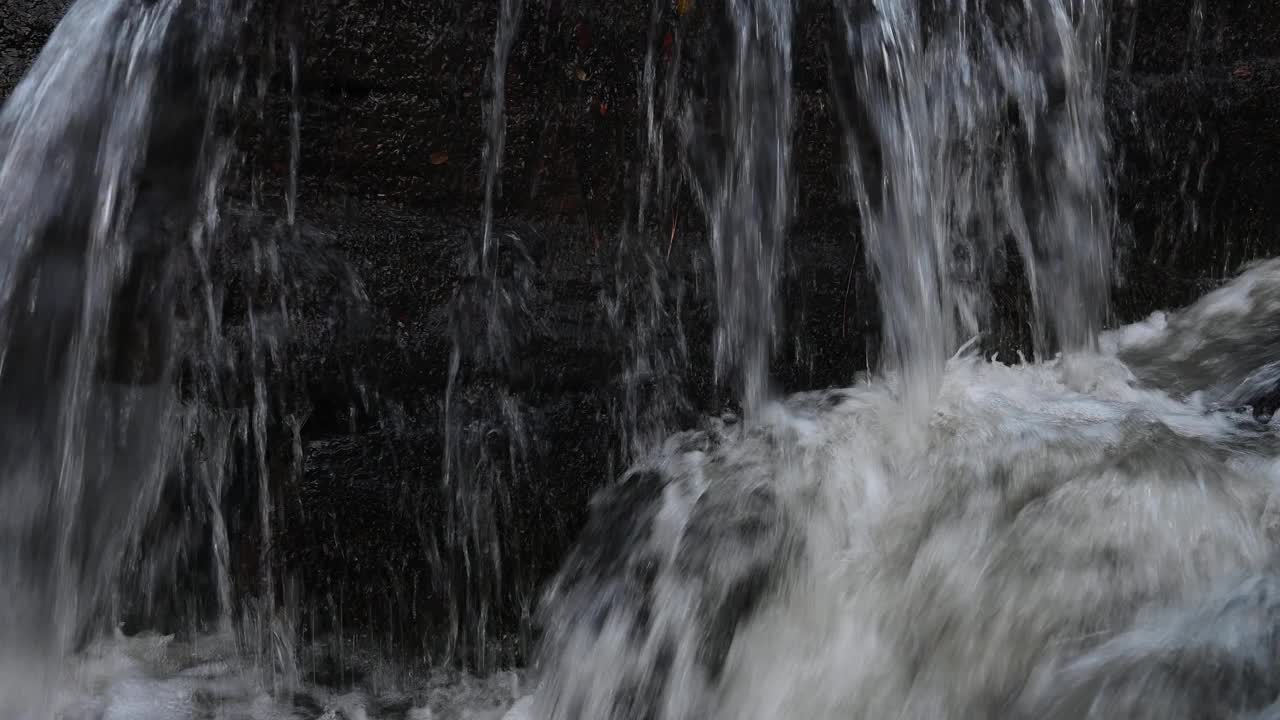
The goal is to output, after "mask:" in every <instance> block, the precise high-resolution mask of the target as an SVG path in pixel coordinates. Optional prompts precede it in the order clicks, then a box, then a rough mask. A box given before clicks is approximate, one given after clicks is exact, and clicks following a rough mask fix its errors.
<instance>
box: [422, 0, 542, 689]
mask: <svg viewBox="0 0 1280 720" xmlns="http://www.w3.org/2000/svg"><path fill="white" fill-rule="evenodd" d="M522 10H523V0H501V3H500V4H499V8H498V19H497V28H496V31H495V37H494V46H493V59H492V62H491V64H490V67H489V79H490V89H491V94H490V97H489V101H488V102H487V103H486V104H485V108H484V118H485V130H486V134H485V146H484V152H483V158H484V205H483V207H482V208H481V228H480V235H479V238H478V242H477V243H475V244H474V245H473V246H472V248H471V252H470V255H469V257H468V265H467V273H468V276H469V277H467V278H465V279H464V281H463V286H462V287H460V288H459V289H458V291H457V292H456V293H455V295H454V301H453V303H454V307H453V318H452V321H451V328H450V333H451V335H452V340H453V348H452V351H451V353H450V356H449V375H448V383H447V386H446V388H445V399H444V432H445V443H444V445H445V447H444V467H443V473H442V486H441V490H442V492H443V493H444V494H445V502H446V506H447V508H448V513H447V516H446V520H445V529H444V542H445V545H446V548H447V549H448V551H449V555H448V557H449V559H448V561H446V562H444V563H442V567H441V568H439V569H438V570H437V572H438V573H440V577H438V578H437V581H436V584H437V587H439V588H441V589H442V590H443V591H444V592H445V593H446V594H447V597H448V603H449V612H450V614H451V617H450V622H449V628H448V632H449V634H450V635H449V639H448V643H447V646H448V649H447V652H448V654H449V655H450V656H456V655H457V654H459V652H460V651H462V652H466V651H470V652H471V653H472V654H473V658H472V659H474V660H475V662H476V664H477V665H479V666H480V667H482V668H483V667H487V666H488V665H490V664H491V663H492V658H491V655H490V651H491V648H490V647H489V644H490V643H489V637H488V630H489V627H488V626H489V625H490V613H491V611H492V607H493V605H494V604H495V603H497V602H501V599H502V597H503V591H504V589H505V588H504V583H503V570H504V568H503V567H502V557H501V551H500V541H501V538H500V537H499V527H498V518H499V516H500V515H501V514H503V513H504V512H506V505H507V502H506V500H507V490H506V489H505V487H504V483H508V482H511V478H509V477H507V472H508V470H509V471H510V472H511V473H516V472H517V471H518V467H519V465H520V463H521V462H522V460H523V447H524V437H523V434H524V429H523V426H522V424H521V422H520V413H519V410H518V409H514V410H513V409H512V407H513V405H514V404H515V402H516V401H515V399H514V398H513V397H512V396H511V395H510V394H509V393H507V392H505V391H504V390H501V389H498V390H494V393H496V395H497V398H496V399H495V400H494V403H493V404H491V408H490V409H491V410H492V411H493V412H495V413H496V414H497V417H489V418H486V419H485V420H487V421H489V422H492V425H490V424H488V423H487V422H484V421H477V420H476V419H475V418H472V417H469V415H470V414H471V413H470V412H469V410H470V408H469V407H468V405H469V404H470V402H469V400H468V402H466V403H464V398H462V397H461V396H460V392H461V390H462V387H461V385H462V383H463V374H464V364H465V363H467V362H469V361H478V362H483V363H490V364H491V365H492V366H493V368H495V369H496V370H497V371H498V372H499V373H503V372H507V371H509V370H510V369H511V367H512V366H513V364H514V363H515V362H516V360H517V358H515V357H514V349H513V347H512V344H511V343H512V329H511V327H510V319H511V317H510V315H511V311H512V310H513V305H518V304H519V301H518V300H516V299H513V298H512V297H511V296H510V294H509V292H508V290H509V288H507V287H505V286H504V285H503V284H502V282H503V280H502V279H501V278H499V267H498V266H499V263H498V259H497V257H496V255H497V254H498V253H497V250H498V248H497V245H498V243H497V238H495V235H494V230H493V219H494V206H495V203H496V201H497V197H496V196H497V192H498V185H499V180H500V176H501V169H502V153H503V146H504V143H505V139H506V115H505V102H506V73H507V65H508V61H509V60H510V56H511V50H512V47H513V45H514V42H515V37H516V31H517V30H518V29H519V24H520V18H521V14H522ZM508 239H509V240H510V241H511V244H518V239H516V238H508ZM477 305H478V306H477ZM517 309H518V308H517ZM473 323H478V324H479V325H480V327H479V328H476V327H475V326H474V325H473ZM477 330H478V332H476V331H477ZM508 411H510V412H508ZM495 435H499V436H501V435H505V436H506V438H507V440H508V443H507V447H506V448H505V454H506V456H507V458H506V460H505V461H503V460H499V459H496V458H493V457H491V454H492V453H493V452H494V449H493V448H492V447H491V446H493V445H494V444H495V443H494V437H493V436H495ZM503 452H504V451H503V450H498V451H497V453H498V454H499V455H501V454H503ZM451 659H456V657H454V658H451Z"/></svg>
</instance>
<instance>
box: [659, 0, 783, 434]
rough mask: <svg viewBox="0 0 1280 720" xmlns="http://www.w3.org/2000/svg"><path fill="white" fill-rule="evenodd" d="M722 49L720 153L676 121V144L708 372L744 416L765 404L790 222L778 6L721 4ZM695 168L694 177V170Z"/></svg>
mask: <svg viewBox="0 0 1280 720" xmlns="http://www.w3.org/2000/svg"><path fill="white" fill-rule="evenodd" d="M726 11H727V13H728V18H727V22H728V24H729V26H730V27H729V35H730V36H731V39H730V40H729V44H730V46H731V50H730V54H729V58H730V59H729V62H728V67H727V68H726V70H727V72H726V77H725V78H723V80H722V82H723V83H724V88H723V90H722V91H721V97H720V107H719V108H717V110H718V113H719V116H718V120H719V123H718V125H717V128H718V130H719V133H718V134H719V138H718V139H719V141H720V143H721V144H720V145H719V146H718V147H715V150H714V151H713V152H708V151H707V149H706V148H703V147H702V146H703V144H704V142H705V141H707V140H708V139H709V138H707V137H705V131H700V130H699V129H698V128H696V127H694V125H693V123H694V122H695V121H694V119H693V117H692V112H691V111H690V112H689V113H688V114H687V116H686V118H685V120H684V124H685V126H686V127H685V134H686V136H687V137H686V138H685V145H686V147H687V148H688V154H689V155H690V156H691V157H690V160H691V161H693V162H694V163H696V165H694V166H691V168H690V174H691V175H695V176H698V175H701V177H700V178H698V179H697V180H696V181H695V184H694V186H695V188H696V190H697V193H698V196H699V197H698V199H699V202H700V203H701V205H702V207H703V210H704V212H705V214H706V217H707V226H708V233H709V235H710V238H711V255H712V260H713V262H714V265H715V278H716V310H717V313H718V314H717V318H716V334H715V366H716V374H717V376H718V378H719V379H720V380H721V381H725V382H729V383H730V384H731V385H732V386H733V387H734V388H735V390H736V392H737V395H738V400H739V401H740V402H741V403H742V406H743V410H744V412H745V413H747V414H748V416H750V415H753V414H754V412H755V411H756V410H758V409H759V408H760V407H761V406H762V405H763V404H764V402H765V401H766V400H767V399H768V397H769V395H770V388H769V359H770V357H771V356H772V353H773V350H774V343H775V341H776V339H777V338H776V333H777V324H778V321H779V318H778V312H779V310H778V307H777V306H778V300H777V295H778V290H777V283H778V278H779V275H780V273H781V268H782V244H783V238H784V235H785V231H786V227H787V222H788V220H789V219H790V213H791V203H792V197H791V180H790V174H791V122H792V117H791V114H792V108H791V23H792V13H793V8H792V7H791V3H790V2H787V1H786V0H732V1H731V2H729V3H727V4H726ZM695 168H696V169H695Z"/></svg>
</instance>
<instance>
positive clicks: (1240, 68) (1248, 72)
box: [1231, 65, 1253, 80]
mask: <svg viewBox="0 0 1280 720" xmlns="http://www.w3.org/2000/svg"><path fill="white" fill-rule="evenodd" d="M1231 76H1232V77H1234V78H1235V79H1237V80H1248V79H1249V78H1251V77H1253V68H1251V67H1249V66H1248V65H1237V66H1236V67H1235V69H1234V70H1232V71H1231Z"/></svg>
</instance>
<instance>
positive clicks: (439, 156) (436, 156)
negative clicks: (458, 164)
mask: <svg viewBox="0 0 1280 720" xmlns="http://www.w3.org/2000/svg"><path fill="white" fill-rule="evenodd" d="M447 162H449V153H447V152H445V151H443V150H437V151H435V152H433V153H431V164H432V165H443V164H445V163H447Z"/></svg>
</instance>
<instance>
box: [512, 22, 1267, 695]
mask: <svg viewBox="0 0 1280 720" xmlns="http://www.w3.org/2000/svg"><path fill="white" fill-rule="evenodd" d="M731 7H732V8H734V9H736V10H737V11H739V12H744V14H743V15H740V16H736V17H735V19H739V20H742V19H747V20H750V19H752V15H751V14H750V13H749V12H745V11H746V10H748V8H746V7H745V6H742V5H739V4H731ZM751 9H754V8H751ZM929 10H930V14H928V15H926V14H925V12H924V11H923V10H922V9H921V8H920V6H919V5H917V4H915V3H911V2H896V1H894V0H889V1H888V2H882V3H874V4H865V3H864V4H854V3H848V4H846V3H838V4H837V16H838V17H839V19H840V23H839V26H840V30H841V31H842V34H843V40H844V46H843V47H840V48H839V49H838V50H839V51H838V52H834V53H833V70H834V71H835V72H834V76H833V79H834V81H835V83H836V87H835V88H834V92H835V94H836V96H837V100H838V101H839V102H841V103H843V106H842V108H841V109H842V111H843V119H844V123H845V126H846V129H847V134H846V139H847V142H848V145H849V148H850V154H851V163H850V166H851V167H850V171H851V173H852V178H853V188H854V191H855V199H856V200H857V205H858V209H859V212H860V216H861V217H860V220H861V223H862V229H863V235H864V238H865V241H866V246H867V252H868V255H869V258H870V260H871V262H872V264H873V265H874V267H875V269H876V272H877V282H878V283H879V286H880V295H881V305H882V307H881V311H882V313H883V314H884V316H885V319H886V322H885V333H886V338H885V342H886V344H887V346H888V350H889V352H888V356H887V360H888V364H887V367H886V370H887V372H886V373H885V374H884V375H883V376H882V377H881V378H879V379H877V380H874V381H871V382H868V383H865V384H862V385H859V386H856V387H853V388H849V389H846V390H839V391H827V392H817V393H806V394H801V395H797V396H793V397H791V398H789V399H787V400H785V401H780V402H777V403H774V404H771V405H769V406H767V408H766V409H765V411H764V412H762V413H760V414H759V415H757V419H756V421H755V422H752V423H746V424H743V423H738V422H737V421H735V420H733V419H732V418H730V419H728V420H722V421H713V422H710V423H708V425H707V427H706V428H704V429H702V430H699V431H695V432H688V433H683V434H680V435H676V436H675V437H673V438H671V439H670V440H668V442H667V443H666V445H665V446H664V447H663V448H662V449H661V450H659V451H657V452H654V453H653V454H652V455H651V456H650V457H648V458H646V459H644V460H642V461H641V462H639V463H637V464H636V466H635V467H633V468H632V469H631V470H629V471H628V472H627V473H626V474H625V475H624V476H623V478H622V479H621V480H620V481H619V482H618V484H617V485H615V486H613V487H611V488H609V489H607V490H606V491H604V492H603V493H602V494H601V496H600V497H598V498H597V500H596V501H595V504H594V506H593V512H592V517H591V519H590V520H589V522H588V526H587V528H586V530H585V531H584V534H583V536H582V538H581V540H580V542H579V544H578V546H577V547H576V549H575V550H574V552H573V553H572V554H571V555H570V557H569V558H568V560H567V561H566V563H565V565H564V569H563V571H562V573H561V575H560V576H559V578H558V579H557V581H556V582H555V583H554V584H553V586H552V588H551V590H550V592H549V595H548V597H547V599H546V602H545V604H544V616H543V619H544V623H545V628H546V637H545V642H544V646H543V654H542V656H541V662H540V666H539V671H540V674H541V685H540V687H539V690H538V692H537V693H536V695H535V698H534V701H533V710H532V713H533V715H534V716H535V717H546V718H566V719H576V718H641V717H643V718H665V719H668V720H676V719H683V718H735V719H746V718H779V717H806V718H837V717H839V718H849V717H857V718H879V717H907V718H922V719H923V718H947V717H956V718H963V717H1064V718H1065V717H1116V718H1118V717H1126V718H1131V717H1151V718H1156V717H1160V718H1174V717H1185V718H1193V717H1240V718H1244V717H1254V715H1253V713H1255V712H1262V711H1264V710H1263V709H1264V708H1265V707H1267V706H1268V705H1270V704H1271V703H1272V702H1273V701H1275V699H1276V697H1277V695H1278V694H1280V686H1277V685H1276V684H1275V683H1274V681H1272V680H1270V679H1269V678H1270V673H1271V672H1273V670H1274V668H1276V667H1277V666H1278V665H1277V663H1278V662H1280V655H1278V654H1277V653H1276V650H1275V648H1274V647H1272V644H1271V643H1270V641H1269V640H1268V638H1270V637H1271V633H1272V632H1273V631H1272V630H1270V629H1264V628H1270V623H1271V622H1272V620H1271V619H1270V618H1271V617H1272V615H1271V613H1272V610H1271V608H1272V607H1273V605H1274V603H1275V599H1274V591H1273V588H1272V585H1273V582H1274V581H1273V580H1272V579H1270V577H1269V576H1267V575H1265V573H1266V572H1267V571H1268V568H1269V561H1270V558H1271V557H1272V555H1273V551H1272V550H1271V545H1270V543H1271V542H1272V541H1273V540H1272V538H1270V537H1269V534H1268V528H1270V527H1271V526H1272V523H1273V520H1272V519H1271V518H1272V514H1273V513H1274V500H1273V499H1272V496H1273V494H1274V491H1275V488H1276V481H1277V480H1278V479H1280V476H1277V475H1276V467H1277V466H1276V464H1275V453H1274V450H1273V449H1272V448H1273V444H1274V435H1273V432H1274V431H1273V429H1272V427H1271V426H1270V425H1269V424H1267V423H1266V422H1265V421H1266V420H1267V419H1269V416H1268V417H1264V419H1263V421H1259V420H1258V419H1257V417H1255V415H1254V414H1252V413H1251V412H1250V410H1249V408H1250V406H1255V407H1256V406H1260V405H1261V403H1262V400H1263V397H1264V396H1265V395H1266V393H1268V392H1271V388H1273V387H1274V386H1273V384H1272V383H1273V381H1274V377H1275V373H1274V370H1273V368H1272V367H1271V365H1270V364H1269V363H1271V362H1273V361H1272V358H1273V357H1274V356H1273V355H1272V354H1271V352H1272V350H1273V343H1271V342H1270V341H1269V340H1268V339H1267V338H1266V337H1261V336H1259V335H1257V334H1256V333H1254V332H1253V331H1251V330H1250V329H1249V328H1257V327H1260V325H1259V323H1262V322H1264V321H1263V318H1268V317H1272V315H1271V313H1273V312H1275V310H1276V309H1277V306H1276V305H1275V304H1274V301H1273V298H1274V296H1275V292H1276V288H1277V287H1280V275H1277V266H1276V265H1275V264H1274V263H1271V264H1268V265H1264V266H1261V267H1258V268H1255V269H1253V270H1251V271H1250V272H1248V273H1247V274H1245V275H1244V276H1242V277H1241V278H1240V279H1238V280H1237V281H1236V282H1235V283H1233V284H1232V285H1230V286H1228V287H1227V288H1224V289H1223V290H1220V291H1218V292H1217V293H1215V294H1213V295H1211V296H1209V297H1207V298H1205V299H1204V300H1203V301H1201V302H1200V303H1199V304H1197V305H1196V306H1194V307H1192V308H1190V309H1189V310H1187V311H1186V312H1184V313H1182V314H1180V315H1177V316H1175V317H1174V319H1172V320H1169V321H1167V322H1166V321H1164V319H1163V318H1162V317H1155V318H1153V319H1152V320H1150V321H1148V322H1147V323H1143V324H1140V325H1136V326H1131V327H1128V328H1125V329H1123V330H1121V331H1119V332H1116V333H1112V334H1109V335H1105V336H1103V338H1102V343H1101V347H1100V348H1099V347H1098V345H1096V344H1095V343H1096V342H1097V330H1098V328H1099V324H1100V321H1101V318H1102V314H1103V313H1102V311H1103V310H1105V308H1106V288H1107V283H1108V280H1109V274H1108V273H1109V263H1110V228H1109V227H1108V222H1109V218H1108V215H1107V211H1106V202H1105V198H1104V192H1103V191H1104V190H1105V186H1106V182H1105V181H1106V175H1105V172H1104V164H1103V158H1104V156H1105V151H1106V147H1105V134H1104V132H1103V129H1102V125H1101V119H1100V118H1101V109H1100V104H1101V100H1100V98H1101V88H1100V87H1099V85H1100V83H1101V80H1102V68H1101V66H1100V62H1101V55H1102V52H1101V47H1102V45H1103V43H1104V41H1105V32H1103V27H1104V19H1103V14H1102V13H1103V10H1104V8H1102V7H1101V6H1100V5H1098V4H1095V3H1091V2H1071V1H1070V0H1068V1H1065V2H1049V3H1042V4H1034V5H1033V4H1027V5H1025V6H1024V7H1022V8H1021V9H1020V10H1019V9H1018V8H1015V9H1014V11H1013V12H1012V18H1004V19H1003V21H1002V20H1001V18H994V19H992V18H988V17H986V16H984V15H983V14H982V13H984V12H986V11H987V9H986V8H984V7H982V6H980V5H975V6H972V7H971V6H969V5H968V4H966V3H963V2H954V3H941V4H937V5H934V6H930V8H929ZM742 27H746V28H750V27H752V25H751V23H750V22H749V21H748V22H747V23H745V24H744V25H743V26H742ZM773 27H774V28H777V27H784V25H775V26H773ZM1013 27H1017V28H1018V29H1017V30H1014V31H1010V30H1009V28H1013ZM1011 33H1012V34H1011ZM735 48H736V50H737V51H738V52H739V53H743V52H749V51H754V50H755V48H752V47H751V46H750V45H749V44H745V43H742V44H739V45H737V46H735ZM762 55H763V56H768V53H754V52H753V54H752V56H751V57H749V58H745V59H744V58H741V57H739V58H738V59H739V61H740V62H745V63H752V62H759V61H760V57H761V56H762ZM849 78H852V80H853V86H852V88H846V87H841V86H840V84H841V83H842V82H843V81H845V80H847V79H849ZM739 87H742V86H739ZM730 97H735V98H739V97H745V98H746V99H747V100H746V102H744V103H743V105H742V108H747V110H744V111H743V112H741V113H740V114H738V115H736V116H734V117H733V118H732V119H731V120H730V122H731V123H735V125H734V129H735V130H736V131H737V132H740V133H744V134H748V133H749V131H750V129H753V128H755V127H756V126H755V125H754V124H753V123H756V122H763V124H764V125H765V126H767V127H772V126H774V125H773V123H774V120H775V119H776V116H775V115H774V114H773V113H774V112H776V110H777V109H778V106H776V105H771V104H769V102H768V99H769V98H771V97H772V96H771V94H770V92H769V89H768V86H766V87H765V88H759V87H756V88H753V90H752V91H749V92H746V93H745V94H744V95H743V96H734V95H732V94H731V95H730ZM753 102H755V103H760V104H759V105H753V104H752V103H753ZM783 107H785V106H783ZM1010 107H1012V108H1013V109H1014V110H1015V111H1016V112H1015V113H1014V115H1015V116H1016V117H1015V118H1013V119H1012V120H1010V117H1009V115H1010V113H1009V111H1008V110H1009V108H1010ZM762 117H763V119H762ZM747 136H749V134H748V135H747ZM737 157H739V158H747V159H743V160H740V161H741V162H744V163H746V162H748V161H749V160H748V159H749V158H751V157H752V156H751V154H750V153H749V152H745V153H741V154H739V155H738V156H737ZM725 162H726V164H731V163H733V162H734V160H731V159H727V160H726V161H725ZM780 171H781V172H780V173H779V175H776V176H770V177H766V178H763V179H760V178H759V176H754V177H753V176H746V177H745V178H743V177H741V176H735V175H733V174H732V173H728V174H727V176H728V177H730V178H734V179H735V180H739V181H741V183H742V184H741V185H734V184H733V182H729V183H726V184H725V185H722V186H718V187H720V188H722V189H723V188H727V189H728V193H727V194H726V195H723V196H722V198H723V197H730V198H731V197H735V195H734V194H733V193H734V192H735V191H736V192H739V193H740V195H741V196H747V197H750V196H751V195H752V193H754V192H760V191H766V192H767V191H768V190H770V189H773V188H776V187H778V177H784V176H785V168H780ZM713 175H714V174H713ZM757 180H758V181H760V182H761V184H760V185H755V184H753V182H754V181H757ZM988 193H989V197H991V198H993V200H990V201H986V200H980V199H979V196H980V195H982V194H988ZM730 206H732V204H731V203H729V204H727V205H725V207H730ZM712 207H713V211H712V212H711V213H710V217H711V218H712V223H713V230H712V232H713V233H715V232H716V227H715V225H714V222H715V219H716V218H717V217H718V215H717V213H716V212H715V208H716V207H717V206H715V205H714V204H713V205H712ZM732 207H734V208H735V209H738V210H741V209H742V207H741V206H732ZM750 217H751V216H750V214H749V213H748V218H750ZM737 219H738V220H740V218H737ZM750 229H751V228H748V230H750ZM1006 236H1010V237H1011V239H1012V241H1013V244H1014V245H1015V247H1017V248H1018V250H1019V251H1020V252H1021V253H1022V254H1023V256H1024V265H1025V267H1026V274H1027V276H1028V282H1029V285H1030V289H1031V293H1032V301H1033V305H1034V306H1035V310H1036V316H1037V324H1038V327H1039V330H1038V331H1037V332H1036V344H1037V347H1038V348H1039V349H1040V350H1041V351H1042V352H1047V351H1048V350H1050V349H1052V348H1053V347H1057V348H1059V349H1061V350H1063V351H1065V352H1066V354H1065V355H1063V356H1061V357H1059V358H1058V359H1055V360H1053V361H1042V362H1040V363H1038V364H1034V365H1029V364H1026V363H1025V362H1024V363H1023V364H1020V365H1015V366H1007V365H1003V364H1001V363H999V362H997V361H995V359H994V358H993V359H992V360H991V361H983V360H982V359H981V358H978V357H975V356H974V355H973V354H972V352H971V351H969V350H967V349H963V348H962V349H961V351H960V353H959V354H955V352H956V349H957V346H958V340H959V333H958V330H959V327H960V326H961V325H963V326H964V329H965V330H967V331H968V332H970V333H974V332H977V331H979V330H980V329H981V322H982V320H983V315H984V312H983V310H984V307H983V305H984V303H985V302H986V301H985V299H984V296H983V292H982V284H983V283H984V282H985V281H986V280H987V278H986V277H985V274H986V273H987V272H988V271H989V269H990V268H991V267H992V264H993V260H994V259H995V256H996V255H997V254H999V253H1002V252H1003V243H1004V239H1005V237H1006ZM755 237H756V236H755V235H753V234H752V233H751V232H746V233H744V234H742V235H739V234H737V233H729V234H724V235H721V236H720V237H719V238H718V239H717V242H722V241H723V240H724V239H726V238H734V239H736V241H738V242H742V243H745V245H743V246H745V247H755V246H754V245H752V244H751V241H752V239H753V238H755ZM718 249H720V250H721V251H723V248H718ZM726 257H728V258H732V257H734V256H733V255H732V254H731V253H730V254H728V255H725V254H724V253H723V252H722V254H721V255H720V256H719V258H718V259H720V260H722V261H723V260H724V259H725V258H726ZM758 259H759V264H757V265H756V266H755V269H756V270H757V271H759V270H761V269H762V268H767V267H768V261H767V254H766V255H761V256H759V258H758ZM745 277H746V278H748V279H750V278H756V277H760V275H755V274H752V273H746V274H745ZM727 278H728V279H732V280H741V279H742V278H741V276H739V275H737V274H735V273H722V274H720V275H719V277H718V279H719V280H720V282H721V283H722V286H721V287H720V293H721V295H720V299H721V312H722V317H721V320H722V322H725V321H726V315H725V311H726V300H725V298H726V295H725V293H730V295H729V296H728V297H729V298H730V299H729V301H727V304H728V306H729V308H730V309H732V307H733V303H732V294H731V293H732V292H735V291H736V290H735V289H733V288H726V287H724V286H723V283H724V282H725V280H726V279H727ZM747 284H748V285H749V284H750V283H747ZM757 289H758V287H757ZM727 317H728V321H729V322H732V315H728V316H727ZM1050 334H1052V337H1053V341H1054V344H1053V345H1051V344H1050V341H1049V337H1050ZM1206 341H1209V342H1206ZM967 347H971V345H970V346H966V348H967ZM1241 408H1243V410H1242V409H1241ZM904 419H906V420H910V422H902V421H903V420H904ZM1250 577H1253V578H1255V579H1252V580H1246V578H1250ZM1242 583H1243V584H1242ZM1263 618H1267V619H1265V620H1264V619H1263ZM1265 712H1274V708H1273V709H1271V710H1269V711H1265Z"/></svg>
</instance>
